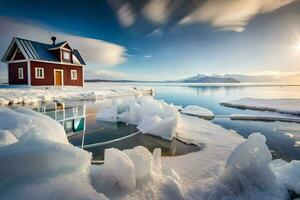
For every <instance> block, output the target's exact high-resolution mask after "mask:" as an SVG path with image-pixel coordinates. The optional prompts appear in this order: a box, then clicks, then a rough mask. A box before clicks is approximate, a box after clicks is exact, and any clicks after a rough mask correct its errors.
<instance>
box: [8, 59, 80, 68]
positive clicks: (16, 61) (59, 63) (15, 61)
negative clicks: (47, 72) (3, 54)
mask: <svg viewBox="0 0 300 200" xmlns="http://www.w3.org/2000/svg"><path fill="white" fill-rule="evenodd" d="M27 61H33V62H44V63H52V64H58V65H73V66H80V67H83V66H84V65H82V64H74V63H65V62H54V61H46V60H33V59H23V60H13V61H8V62H5V63H18V62H27Z"/></svg>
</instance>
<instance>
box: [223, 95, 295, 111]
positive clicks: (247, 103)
mask: <svg viewBox="0 0 300 200" xmlns="http://www.w3.org/2000/svg"><path fill="white" fill-rule="evenodd" d="M220 104H221V105H223V106H228V107H234V108H241V109H253V110H264V111H273V112H279V113H285V114H297V115H298V114H300V99H254V98H242V99H238V100H233V101H229V102H222V103H220Z"/></svg>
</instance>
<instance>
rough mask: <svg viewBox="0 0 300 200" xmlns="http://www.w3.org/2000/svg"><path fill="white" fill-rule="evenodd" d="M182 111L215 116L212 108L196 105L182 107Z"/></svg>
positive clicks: (199, 115) (209, 117) (200, 115)
mask: <svg viewBox="0 0 300 200" xmlns="http://www.w3.org/2000/svg"><path fill="white" fill-rule="evenodd" d="M181 113H183V114H188V115H194V116H198V117H202V118H208V119H211V118H213V117H214V113H213V112H212V111H211V110H209V109H207V108H203V107H200V106H196V105H188V106H186V107H185V108H184V109H182V111H181Z"/></svg>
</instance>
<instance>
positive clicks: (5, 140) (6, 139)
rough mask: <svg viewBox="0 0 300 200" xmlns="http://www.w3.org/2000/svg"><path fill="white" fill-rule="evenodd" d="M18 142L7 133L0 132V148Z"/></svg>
mask: <svg viewBox="0 0 300 200" xmlns="http://www.w3.org/2000/svg"><path fill="white" fill-rule="evenodd" d="M16 142H18V139H17V138H16V137H15V136H14V135H13V134H12V133H11V132H9V131H4V130H0V148H1V147H5V146H7V145H10V144H14V143H16Z"/></svg>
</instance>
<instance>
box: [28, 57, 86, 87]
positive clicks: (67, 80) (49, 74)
mask: <svg viewBox="0 0 300 200" xmlns="http://www.w3.org/2000/svg"><path fill="white" fill-rule="evenodd" d="M36 67H38V68H44V79H36V78H35V68H36ZM54 69H60V70H63V84H64V85H69V86H72V85H73V86H83V73H82V72H83V71H82V70H83V67H82V66H74V65H68V64H64V65H62V64H54V63H46V62H38V61H31V62H30V74H31V85H33V86H45V85H54ZM71 70H77V80H71Z"/></svg>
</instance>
